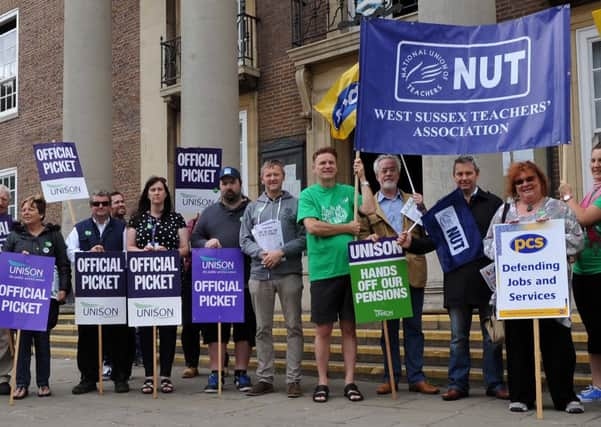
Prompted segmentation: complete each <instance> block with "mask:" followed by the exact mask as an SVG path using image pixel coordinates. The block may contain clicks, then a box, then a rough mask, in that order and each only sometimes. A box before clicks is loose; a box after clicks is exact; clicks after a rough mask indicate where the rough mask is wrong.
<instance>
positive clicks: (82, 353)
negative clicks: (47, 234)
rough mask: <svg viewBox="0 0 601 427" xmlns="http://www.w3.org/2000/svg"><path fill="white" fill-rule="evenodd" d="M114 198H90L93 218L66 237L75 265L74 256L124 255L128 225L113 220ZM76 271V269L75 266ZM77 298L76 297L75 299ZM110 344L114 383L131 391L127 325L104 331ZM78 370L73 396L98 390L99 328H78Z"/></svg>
mask: <svg viewBox="0 0 601 427" xmlns="http://www.w3.org/2000/svg"><path fill="white" fill-rule="evenodd" d="M110 206H111V198H110V194H109V193H108V192H106V191H97V192H95V193H93V194H92V197H91V198H90V209H91V211H92V216H91V217H90V218H87V219H85V220H83V221H80V222H78V223H77V224H75V227H74V228H73V230H72V231H71V233H70V234H69V236H68V237H67V242H66V243H67V254H68V256H69V260H70V261H71V262H75V253H76V252H79V251H86V252H106V251H115V252H122V251H123V249H124V247H125V239H126V234H125V222H123V221H121V220H119V219H116V218H111V216H110V211H111V207H110ZM76 268H77V266H76ZM76 298H77V295H76ZM103 331H104V333H105V338H106V339H105V340H103V341H104V342H106V343H107V344H108V348H107V349H106V354H108V355H109V358H110V360H111V361H112V363H113V367H112V373H111V379H112V380H113V381H114V383H115V392H116V393H127V392H128V391H129V384H128V378H129V374H130V372H131V357H130V350H129V349H130V339H131V334H130V331H129V328H128V326H127V325H125V324H124V325H106V326H105V327H104V328H103ZM77 334H78V339H77V367H78V369H79V371H80V373H81V380H80V382H79V384H77V385H76V386H75V387H73V389H72V393H73V394H84V393H88V392H90V391H94V390H96V383H97V382H98V380H99V375H98V366H99V363H101V361H99V360H98V325H78V327H77Z"/></svg>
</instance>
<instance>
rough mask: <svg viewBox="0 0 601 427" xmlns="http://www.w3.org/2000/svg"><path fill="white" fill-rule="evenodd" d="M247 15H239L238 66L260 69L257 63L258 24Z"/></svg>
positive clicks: (254, 18) (255, 19)
mask: <svg viewBox="0 0 601 427" xmlns="http://www.w3.org/2000/svg"><path fill="white" fill-rule="evenodd" d="M258 21H259V20H258V19H257V18H256V17H254V16H252V15H248V14H246V13H240V14H238V19H237V26H238V65H239V66H245V67H252V68H259V64H258V61H257V22H258Z"/></svg>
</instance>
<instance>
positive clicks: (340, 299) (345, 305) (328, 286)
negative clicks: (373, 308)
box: [311, 274, 355, 325]
mask: <svg viewBox="0 0 601 427" xmlns="http://www.w3.org/2000/svg"><path fill="white" fill-rule="evenodd" d="M339 319H340V320H351V321H353V322H354V321H355V308H354V307H353V290H352V288H351V276H350V275H348V274H347V275H345V276H338V277H332V278H330V279H323V280H315V281H313V282H311V322H313V323H315V324H317V325H324V324H326V323H334V322H336V321H337V320H339Z"/></svg>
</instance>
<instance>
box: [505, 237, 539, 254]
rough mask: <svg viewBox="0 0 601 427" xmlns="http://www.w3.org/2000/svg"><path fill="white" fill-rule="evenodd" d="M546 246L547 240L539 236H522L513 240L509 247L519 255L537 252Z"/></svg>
mask: <svg viewBox="0 0 601 427" xmlns="http://www.w3.org/2000/svg"><path fill="white" fill-rule="evenodd" d="M545 246H547V239H546V238H545V237H544V236H541V235H540V234H522V235H521V236H518V237H516V238H514V239H513V240H512V241H511V242H510V243H509V247H510V248H511V249H513V250H514V251H515V252H518V253H521V254H530V253H533V252H538V251H540V250H542V249H543V248H544V247H545Z"/></svg>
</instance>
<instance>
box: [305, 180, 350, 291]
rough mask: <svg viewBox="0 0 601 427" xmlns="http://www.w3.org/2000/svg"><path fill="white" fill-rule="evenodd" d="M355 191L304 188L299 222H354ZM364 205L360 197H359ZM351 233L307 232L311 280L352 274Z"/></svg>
mask: <svg viewBox="0 0 601 427" xmlns="http://www.w3.org/2000/svg"><path fill="white" fill-rule="evenodd" d="M354 196H355V189H354V188H353V187H351V186H350V185H344V184H336V185H335V186H334V187H331V188H326V187H322V186H321V185H319V184H314V185H312V186H310V187H307V188H305V189H304V190H303V191H302V192H301V194H300V197H299V199H298V214H297V217H296V218H297V221H298V222H301V221H302V220H303V219H305V218H315V219H318V220H319V221H323V222H327V223H330V224H346V223H349V222H351V221H352V220H353V202H354ZM359 205H361V198H359ZM352 240H353V236H352V235H351V234H338V235H336V236H330V237H319V236H315V235H313V234H310V233H308V232H307V254H308V256H309V280H310V281H315V280H323V279H329V278H332V277H337V276H344V275H345V274H349V260H348V243H349V242H351V241H352Z"/></svg>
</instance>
